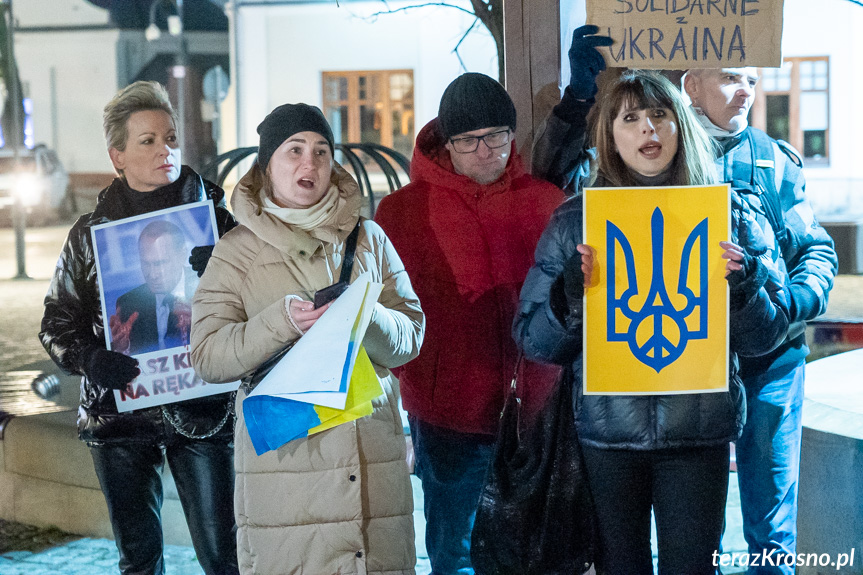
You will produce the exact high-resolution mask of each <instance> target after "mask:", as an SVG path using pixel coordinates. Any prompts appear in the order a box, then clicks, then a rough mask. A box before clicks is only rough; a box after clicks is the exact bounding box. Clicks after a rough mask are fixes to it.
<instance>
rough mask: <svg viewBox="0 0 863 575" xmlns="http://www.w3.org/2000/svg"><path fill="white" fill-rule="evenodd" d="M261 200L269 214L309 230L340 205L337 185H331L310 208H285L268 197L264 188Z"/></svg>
mask: <svg viewBox="0 0 863 575" xmlns="http://www.w3.org/2000/svg"><path fill="white" fill-rule="evenodd" d="M261 201H262V204H263V206H264V211H265V212H267V213H268V214H272V215H274V216H276V217H277V218H279V219H280V220H282V221H283V222H285V223H286V224H290V225H292V226H296V227H297V228H299V229H301V230H305V231H308V230H313V229H315V228H317V227H318V226H320V225H321V224H322V223H324V222H326V221H327V220H329V219H330V218H331V217H332V216H333V215H334V214H335V213H336V208H338V205H339V188H338V187H336V186H335V185H332V186H330V189H329V190H327V192H326V193H325V194H324V196H323V197H322V198H321V199H320V200H319V201H318V203H317V204H315V205H313V206H309V207H308V208H300V209H296V208H283V207H281V206H279V205H277V204H276V203H275V202H274V201H273V200H271V199H270V198H268V197H267V194H266V192H265V191H264V190H263V189H262V190H261Z"/></svg>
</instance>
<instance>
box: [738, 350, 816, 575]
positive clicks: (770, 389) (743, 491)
mask: <svg viewBox="0 0 863 575" xmlns="http://www.w3.org/2000/svg"><path fill="white" fill-rule="evenodd" d="M804 366H805V364H804V363H803V362H800V363H799V364H796V365H792V366H785V367H783V368H779V369H776V370H773V371H770V372H767V373H765V374H762V375H759V376H755V377H750V378H747V379H745V380H744V382H743V383H744V385H745V386H746V402H747V415H746V425H745V427H744V428H743V434H742V435H741V436H740V439H739V440H738V441H737V445H736V450H737V481H738V483H739V485H740V507H741V511H742V513H743V536H744V537H745V538H746V543H747V544H748V545H749V552H750V553H751V554H758V555H763V554H769V553H771V551H773V550H775V553H774V555H773V557H777V556H778V555H780V554H781V555H784V554H790V553H795V552H796V551H797V478H798V476H799V475H800V439H801V433H802V407H803V379H804V369H805V367H804ZM748 572H749V573H750V575H768V574H770V575H774V574H781V575H793V573H794V568H793V567H787V566H784V565H783V566H771V565H767V566H763V567H751V568H750V569H749V571H748Z"/></svg>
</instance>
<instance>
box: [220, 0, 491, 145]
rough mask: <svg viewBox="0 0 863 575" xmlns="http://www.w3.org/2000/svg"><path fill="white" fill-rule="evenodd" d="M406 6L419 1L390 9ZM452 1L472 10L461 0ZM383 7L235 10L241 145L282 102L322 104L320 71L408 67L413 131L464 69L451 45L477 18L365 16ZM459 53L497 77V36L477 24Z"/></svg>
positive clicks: (435, 12)
mask: <svg viewBox="0 0 863 575" xmlns="http://www.w3.org/2000/svg"><path fill="white" fill-rule="evenodd" d="M411 3H413V4H416V3H417V2H389V3H388V5H389V7H390V9H391V10H394V9H398V8H400V7H402V6H405V5H409V4H411ZM453 4H457V5H459V6H463V7H464V8H465V9H466V10H471V8H470V3H469V2H467V1H465V0H458V1H457V2H453ZM383 7H384V5H383V3H381V2H360V3H345V4H342V5H341V7H337V6H336V3H335V2H327V3H323V4H300V5H293V6H249V7H240V9H239V26H238V45H239V58H240V84H239V85H240V101H241V108H242V110H241V118H240V124H241V126H240V131H241V134H242V135H241V141H240V145H242V146H251V145H257V142H258V136H257V133H256V132H255V128H256V127H257V125H258V123H260V121H261V120H262V119H263V118H264V116H266V114H267V113H268V112H269V111H270V110H272V109H273V108H275V107H276V106H278V105H280V104H284V103H288V102H291V103H295V102H306V103H309V104H314V105H317V106H320V105H321V104H322V94H321V89H322V87H321V72H322V71H347V70H387V69H412V70H413V71H414V105H415V108H416V119H417V121H416V130H417V131H419V129H420V128H421V127H422V126H423V125H425V123H426V122H428V121H429V120H431V119H432V118H434V117H435V116H436V115H437V108H438V103H439V101H440V97H441V94H443V90H444V88H446V86H447V85H448V84H449V83H450V82H451V81H452V80H453V79H454V78H455V77H456V76H458V75H459V74H461V73H462V72H463V71H464V70H463V69H462V68H461V67H460V64H459V61H458V59H457V57H456V55H455V54H453V53H452V50H453V48H454V47H455V45H456V44H457V43H458V41H459V39H460V38H461V37H462V35H463V34H464V33H465V31H466V30H467V29H468V28H469V27H470V26H471V24H472V23H473V21H474V17H473V16H472V15H470V14H466V13H464V12H462V11H460V10H456V9H453V8H444V7H439V6H435V7H427V8H417V9H413V10H408V11H405V12H399V13H395V14H386V15H381V16H379V17H377V18H376V19H364V17H366V16H368V15H370V14H372V13H373V12H376V11H380V10H381V9H382V8H383ZM459 53H460V54H461V57H462V60H463V61H464V62H465V65H466V67H467V70H468V71H471V72H482V73H485V74H488V75H490V76H492V77H494V78H497V55H496V54H497V52H496V48H495V46H494V41H493V40H492V38H491V35H490V34H489V33H488V32H487V30H486V29H485V28H484V27H482V26H481V25H478V26H477V28H476V29H475V30H474V31H473V32H472V33H471V34H470V35H469V37H468V39H466V40H465V41H464V42H463V43H462V45H461V47H460V49H459ZM232 84H235V82H232Z"/></svg>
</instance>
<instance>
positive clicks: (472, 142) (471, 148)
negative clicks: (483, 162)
mask: <svg viewBox="0 0 863 575" xmlns="http://www.w3.org/2000/svg"><path fill="white" fill-rule="evenodd" d="M511 133H512V132H511V131H510V130H501V131H499V132H492V133H491V134H486V135H485V136H471V137H468V138H450V140H449V142H450V144H452V147H453V149H454V150H455V151H456V152H458V153H459V154H470V153H471V152H476V150H477V148H479V143H480V142H485V145H486V146H488V147H489V148H490V149H492V150H494V149H495V148H500V147H502V146H505V145H507V144H508V143H509V135H510V134H511Z"/></svg>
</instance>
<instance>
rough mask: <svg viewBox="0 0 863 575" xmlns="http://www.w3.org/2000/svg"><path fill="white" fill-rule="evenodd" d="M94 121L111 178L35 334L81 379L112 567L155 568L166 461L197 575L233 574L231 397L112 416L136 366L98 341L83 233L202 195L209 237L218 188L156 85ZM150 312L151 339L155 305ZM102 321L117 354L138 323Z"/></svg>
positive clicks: (160, 569)
mask: <svg viewBox="0 0 863 575" xmlns="http://www.w3.org/2000/svg"><path fill="white" fill-rule="evenodd" d="M103 119H104V131H105V140H106V142H107V146H108V155H109V157H110V158H111V162H112V164H113V165H114V169H115V170H116V172H117V174H118V177H117V178H115V179H114V181H113V182H112V183H111V185H109V186H108V187H107V188H105V189H104V190H102V191H101V192H100V193H99V199H98V201H97V204H96V209H95V210H93V212H92V213H89V214H85V215H83V216H81V217H80V218H79V219H78V221H77V222H75V225H74V226H72V229H71V230H70V231H69V235H68V237H67V238H66V243H65V244H64V245H63V251H62V252H61V253H60V259H59V261H58V262H57V268H56V270H55V271H54V278H53V280H52V281H51V286H50V288H49V289H48V294H47V295H46V296H45V312H44V316H43V318H42V331H41V332H40V334H39V338H40V339H41V341H42V345H43V346H45V349H46V350H47V351H48V353H49V354H50V355H51V358H52V359H53V360H54V361H55V362H56V363H57V365H59V366H60V367H61V368H62V369H63V370H64V371H66V372H69V373H77V374H80V375H82V376H83V379H82V381H81V405H80V407H79V409H78V436H79V437H80V438H81V439H82V440H83V441H84V442H86V443H87V445H88V446H89V448H90V453H91V455H92V457H93V463H94V465H95V468H96V475H97V476H98V478H99V484H100V486H101V487H102V493H103V494H104V496H105V501H106V503H107V504H108V514H109V516H110V518H111V527H112V529H113V532H114V539H115V540H116V543H117V549H118V550H119V552H120V572H121V573H123V574H135V575H144V574H153V575H160V574H162V573H164V572H165V565H164V557H163V545H162V541H163V536H162V520H161V513H160V511H161V507H162V499H163V486H162V481H161V475H160V471H161V470H162V468H163V467H164V461H165V460H166V459H167V461H168V464H169V466H170V468H171V473H172V475H173V477H174V482H175V484H176V486H177V493H178V494H179V496H180V502H181V503H182V505H183V511H184V512H185V515H186V521H187V523H188V525H189V532H190V534H191V536H192V544H193V545H194V547H195V553H196V554H197V558H198V561H199V562H200V564H201V567H202V569H203V570H204V572H205V573H206V574H207V575H230V574H233V573H237V572H238V571H237V556H236V539H235V537H234V529H235V526H234V520H233V507H232V505H231V499H230V494H231V492H232V491H233V483H234V473H233V444H232V441H233V425H232V423H233V417H232V405H233V397H232V396H233V394H221V395H214V396H210V397H205V398H200V399H192V400H187V401H182V402H179V403H174V404H170V405H169V406H163V407H158V406H157V407H150V408H145V409H137V410H135V411H128V412H124V413H119V412H118V411H117V405H116V403H115V400H114V390H118V389H125V388H126V386H127V385H128V384H129V383H130V382H131V381H133V380H134V379H135V378H136V377H137V376H138V374H139V373H140V367H139V366H138V360H137V359H135V358H133V357H129V356H128V355H125V354H123V353H120V352H118V351H112V350H109V349H107V347H106V345H105V335H104V334H105V324H104V321H103V317H102V312H101V309H102V308H101V305H100V299H99V286H98V284H97V277H96V261H95V256H94V252H93V244H92V241H91V238H90V228H91V227H92V226H94V225H97V224H104V223H106V222H111V221H116V220H121V219H124V218H129V217H132V216H138V215H142V214H146V213H148V212H153V211H157V210H161V209H165V208H170V207H175V206H180V205H182V204H187V203H191V202H198V201H202V200H207V199H209V200H211V201H212V202H213V203H214V204H215V211H216V222H217V224H218V231H219V235H221V234H223V233H225V232H226V231H227V230H229V229H231V228H232V227H234V226H235V225H236V223H235V222H234V219H233V217H232V216H231V214H230V213H229V212H228V210H227V209H225V200H224V192H223V191H222V189H221V188H219V187H218V186H217V185H215V184H213V183H211V182H208V181H206V180H204V179H203V178H201V176H199V175H198V174H196V173H195V172H194V170H192V169H191V168H189V167H188V166H184V165H183V164H182V162H181V153H180V148H179V147H178V146H179V145H178V143H177V117H176V114H175V113H174V109H173V108H172V107H171V103H170V101H169V99H168V93H167V92H166V91H165V89H164V88H163V87H162V86H161V85H159V84H158V83H156V82H135V83H134V84H131V85H130V86H127V87H126V88H124V89H123V90H120V92H118V93H117V95H116V96H114V98H113V99H112V100H111V101H110V102H109V103H108V105H107V106H105V111H104V116H103ZM205 251H206V249H205ZM193 253H195V250H193ZM136 256H137V254H135V255H132V254H130V257H136ZM205 265H206V258H201V259H195V265H193V269H194V270H195V271H199V270H202V269H203V267H204V266H205ZM151 310H152V314H153V331H154V332H155V331H156V327H155V323H156V319H155V316H156V311H155V304H153V307H152V308H151ZM109 321H110V322H111V334H112V337H116V336H117V335H118V332H124V333H125V334H126V335H125V337H126V342H127V343H126V347H128V335H129V334H128V332H129V330H130V329H131V327H132V325H133V324H134V322H135V321H139V323H143V318H138V315H137V314H133V315H132V317H130V318H128V319H126V320H124V321H122V322H121V323H122V325H120V324H116V323H114V322H118V321H120V320H119V318H118V317H117V316H116V315H115V316H112V317H111V318H110V319H109ZM166 321H167V320H166ZM115 328H116V329H115ZM112 348H113V349H118V347H117V346H112Z"/></svg>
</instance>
